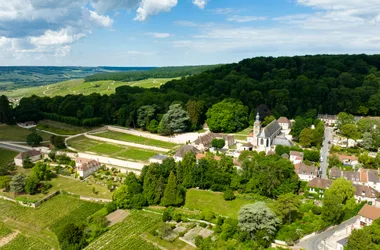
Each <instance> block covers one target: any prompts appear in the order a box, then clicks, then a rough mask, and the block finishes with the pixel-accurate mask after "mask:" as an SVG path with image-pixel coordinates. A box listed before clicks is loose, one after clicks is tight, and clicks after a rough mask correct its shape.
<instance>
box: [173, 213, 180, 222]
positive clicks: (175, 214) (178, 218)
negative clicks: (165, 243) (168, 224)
mask: <svg viewBox="0 0 380 250" xmlns="http://www.w3.org/2000/svg"><path fill="white" fill-rule="evenodd" d="M173 220H174V221H176V222H180V221H181V220H182V215H181V214H180V213H174V215H173Z"/></svg>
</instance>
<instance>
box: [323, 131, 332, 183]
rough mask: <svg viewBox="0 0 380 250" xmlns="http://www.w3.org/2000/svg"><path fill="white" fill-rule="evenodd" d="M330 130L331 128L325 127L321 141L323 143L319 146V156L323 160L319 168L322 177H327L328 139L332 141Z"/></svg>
mask: <svg viewBox="0 0 380 250" xmlns="http://www.w3.org/2000/svg"><path fill="white" fill-rule="evenodd" d="M332 132H333V128H330V127H326V128H325V134H324V137H325V140H324V141H323V145H322V148H321V156H323V162H321V170H322V178H323V179H327V169H328V166H329V161H328V156H329V154H330V145H329V143H328V142H329V141H330V142H332V139H333V138H332Z"/></svg>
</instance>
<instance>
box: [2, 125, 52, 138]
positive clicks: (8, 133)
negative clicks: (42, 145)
mask: <svg viewBox="0 0 380 250" xmlns="http://www.w3.org/2000/svg"><path fill="white" fill-rule="evenodd" d="M30 133H32V130H30V129H26V128H20V127H19V126H17V125H12V126H9V125H5V124H0V141H19V142H26V137H27V136H28V135H29V134H30ZM37 134H39V135H41V136H42V138H43V140H44V141H48V140H50V137H51V135H50V134H47V133H43V132H39V131H37Z"/></svg>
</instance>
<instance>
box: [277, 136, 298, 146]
mask: <svg viewBox="0 0 380 250" xmlns="http://www.w3.org/2000/svg"><path fill="white" fill-rule="evenodd" d="M273 145H282V146H287V147H292V146H294V143H293V142H291V141H289V140H288V139H287V138H286V137H276V138H274V140H273Z"/></svg>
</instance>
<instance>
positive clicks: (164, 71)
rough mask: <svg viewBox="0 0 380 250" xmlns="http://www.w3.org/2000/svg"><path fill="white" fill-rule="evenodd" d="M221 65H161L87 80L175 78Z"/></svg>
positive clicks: (106, 74) (87, 80) (97, 76)
mask: <svg viewBox="0 0 380 250" xmlns="http://www.w3.org/2000/svg"><path fill="white" fill-rule="evenodd" d="M218 66H220V65H200V66H180V67H161V68H154V69H150V70H143V71H128V72H108V73H98V74H94V75H90V76H87V77H86V78H85V81H86V82H92V81H102V80H113V81H122V82H130V81H139V80H144V79H148V78H175V77H183V76H191V75H196V74H200V73H202V72H205V71H207V70H211V69H215V68H216V67H218Z"/></svg>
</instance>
